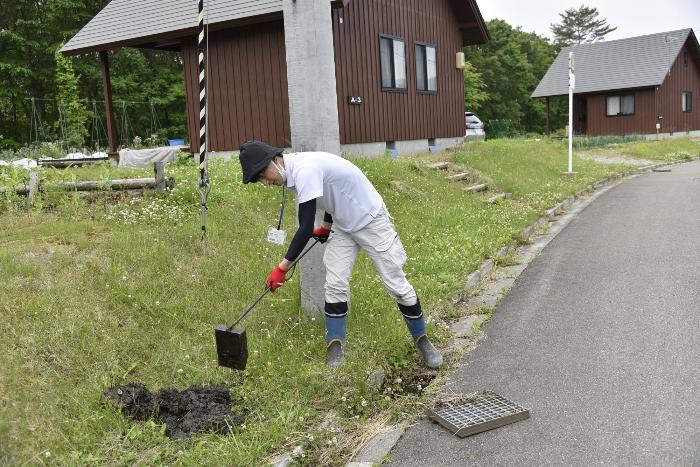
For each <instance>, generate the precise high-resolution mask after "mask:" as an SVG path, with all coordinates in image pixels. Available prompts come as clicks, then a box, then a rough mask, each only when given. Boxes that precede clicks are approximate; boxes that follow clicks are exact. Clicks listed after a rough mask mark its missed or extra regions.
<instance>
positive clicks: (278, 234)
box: [267, 182, 287, 246]
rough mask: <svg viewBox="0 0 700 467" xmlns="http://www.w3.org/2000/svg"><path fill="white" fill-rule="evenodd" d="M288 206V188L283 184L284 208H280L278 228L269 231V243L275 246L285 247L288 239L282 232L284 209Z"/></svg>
mask: <svg viewBox="0 0 700 467" xmlns="http://www.w3.org/2000/svg"><path fill="white" fill-rule="evenodd" d="M286 204H287V187H286V185H285V184H284V182H282V207H281V208H280V218H279V221H278V222H277V228H276V229H275V228H274V227H270V228H269V229H268V231H267V241H268V242H270V243H274V244H275V245H280V246H281V245H284V241H285V240H286V239H287V232H285V231H284V230H282V219H283V218H284V208H285V206H286Z"/></svg>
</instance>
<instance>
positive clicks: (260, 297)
mask: <svg viewBox="0 0 700 467" xmlns="http://www.w3.org/2000/svg"><path fill="white" fill-rule="evenodd" d="M317 243H319V241H318V240H316V241H315V242H313V243H312V244H311V246H310V247H308V248H307V249H306V250H305V251H304V252H303V253H302V254H300V255H299V257H298V258H297V259H295V260H294V261H293V262H292V264H291V265H290V266H289V269H290V270H291V269H292V268H293V267H294V266H296V264H297V263H298V262H299V261H300V260H301V258H303V257H304V255H306V253H308V252H309V251H311V249H312V248H313V247H315V246H316V244H317ZM271 290H272V286H269V287H268V288H266V289H265V291H264V292H263V293H262V295H260V296H259V297H258V299H257V300H255V301H254V302H253V303H252V304H251V305H250V306H249V307H248V308H246V310H245V311H244V312H243V314H242V315H241V317H240V318H238V319H237V320H236V322H235V323H233V324H232V325H231V326H229V327H228V330H229V331H230V330H231V329H233V328H234V327H235V326H236V325H237V324H238V323H240V322H241V320H243V318H245V317H246V316H247V315H248V313H250V311H251V310H252V309H253V308H255V305H257V304H258V303H260V300H262V299H263V297H265V295H267V293H268V292H270V291H271Z"/></svg>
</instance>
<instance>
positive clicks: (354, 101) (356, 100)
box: [348, 96, 362, 105]
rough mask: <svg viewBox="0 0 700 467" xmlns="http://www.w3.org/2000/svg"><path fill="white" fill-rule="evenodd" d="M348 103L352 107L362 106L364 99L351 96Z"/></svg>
mask: <svg viewBox="0 0 700 467" xmlns="http://www.w3.org/2000/svg"><path fill="white" fill-rule="evenodd" d="M348 103H349V104H351V105H360V104H362V97H360V96H350V97H348Z"/></svg>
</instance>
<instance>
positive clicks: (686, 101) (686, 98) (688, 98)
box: [681, 91, 693, 112]
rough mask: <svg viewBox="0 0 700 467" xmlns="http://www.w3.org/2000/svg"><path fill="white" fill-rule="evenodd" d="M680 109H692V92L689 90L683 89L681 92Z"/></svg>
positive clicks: (684, 110) (687, 110)
mask: <svg viewBox="0 0 700 467" xmlns="http://www.w3.org/2000/svg"><path fill="white" fill-rule="evenodd" d="M681 110H683V112H692V111H693V93H692V92H690V91H684V92H683V94H681Z"/></svg>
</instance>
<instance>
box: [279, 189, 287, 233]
mask: <svg viewBox="0 0 700 467" xmlns="http://www.w3.org/2000/svg"><path fill="white" fill-rule="evenodd" d="M286 204H287V187H286V185H285V183H284V182H282V208H281V209H280V220H279V222H278V223H277V230H280V229H281V228H282V218H283V217H284V206H285V205H286Z"/></svg>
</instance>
